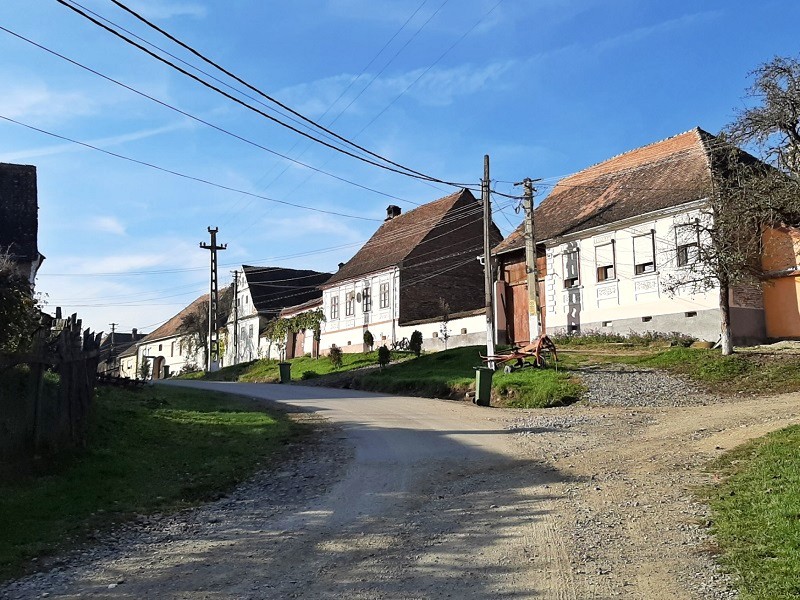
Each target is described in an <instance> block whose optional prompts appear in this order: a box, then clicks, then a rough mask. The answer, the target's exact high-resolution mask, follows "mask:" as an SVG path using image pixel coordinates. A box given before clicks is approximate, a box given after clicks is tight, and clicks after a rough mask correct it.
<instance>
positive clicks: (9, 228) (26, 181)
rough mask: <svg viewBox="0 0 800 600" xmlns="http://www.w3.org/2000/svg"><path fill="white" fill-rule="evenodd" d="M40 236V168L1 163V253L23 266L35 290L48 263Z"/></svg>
mask: <svg viewBox="0 0 800 600" xmlns="http://www.w3.org/2000/svg"><path fill="white" fill-rule="evenodd" d="M38 232H39V204H38V196H37V187H36V167H34V166H31V165H12V164H8V163H0V252H2V253H8V254H9V255H10V256H11V258H12V259H13V260H14V262H16V263H17V265H19V267H20V268H21V269H22V271H23V273H24V274H25V276H26V277H27V278H28V280H29V281H30V283H31V288H32V287H33V285H34V281H35V279H36V272H37V271H38V270H39V267H40V266H41V264H42V261H43V260H44V256H43V255H42V254H41V253H40V252H39V248H38V243H37V240H38Z"/></svg>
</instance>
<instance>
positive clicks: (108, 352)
mask: <svg viewBox="0 0 800 600" xmlns="http://www.w3.org/2000/svg"><path fill="white" fill-rule="evenodd" d="M146 335H147V334H145V333H139V332H138V331H137V330H136V328H134V329H132V330H131V332H130V333H125V332H122V331H114V332H113V333H109V334H107V335H105V336H104V337H103V339H102V340H101V341H100V349H99V352H100V357H99V362H98V363H97V372H98V373H100V374H103V375H111V376H118V375H119V370H120V369H119V357H120V354H122V353H123V352H125V351H126V350H127V349H128V348H130V347H131V346H132V345H133V344H134V343H135V342H138V341H139V340H141V339H143V338H144V337H145V336H146Z"/></svg>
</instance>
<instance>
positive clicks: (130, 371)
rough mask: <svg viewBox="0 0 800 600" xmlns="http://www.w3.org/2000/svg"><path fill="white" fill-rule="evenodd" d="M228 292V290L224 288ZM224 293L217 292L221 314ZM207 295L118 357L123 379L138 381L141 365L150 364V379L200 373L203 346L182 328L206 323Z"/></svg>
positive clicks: (193, 335)
mask: <svg viewBox="0 0 800 600" xmlns="http://www.w3.org/2000/svg"><path fill="white" fill-rule="evenodd" d="M226 289H227V288H226ZM226 289H222V290H220V311H223V310H224V306H225V304H224V302H223V301H222V299H223V298H224V296H225V292H226ZM208 298H209V295H208V294H205V295H203V296H200V297H199V298H197V299H196V300H195V301H194V302H192V303H191V304H190V305H189V306H187V307H186V308H184V309H183V310H182V311H180V312H179V313H178V314H176V315H175V316H174V317H172V318H171V319H169V320H168V321H167V322H166V323H164V324H163V325H161V326H160V327H158V328H157V329H156V330H155V331H153V332H152V333H150V334H148V335H146V336H145V337H144V338H142V339H141V340H139V341H138V342H135V343H134V344H132V345H131V347H130V348H128V349H127V350H125V351H124V352H122V353H121V354H120V355H119V370H120V375H121V376H122V377H130V378H132V379H137V378H140V373H141V369H142V363H144V362H147V363H148V364H149V371H150V378H152V379H165V378H167V377H170V376H172V375H176V374H178V373H180V372H181V371H195V370H198V369H203V366H204V365H205V364H206V351H205V344H204V342H203V340H201V339H200V338H199V337H198V336H197V335H196V334H194V333H192V332H189V331H186V330H185V329H184V328H183V324H184V322H186V320H187V319H189V318H193V317H196V318H197V319H198V320H202V319H206V320H205V322H206V323H207V322H208V321H207V317H205V315H206V313H207V311H208Z"/></svg>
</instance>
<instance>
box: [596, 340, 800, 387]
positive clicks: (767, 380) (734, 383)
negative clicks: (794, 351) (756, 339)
mask: <svg viewBox="0 0 800 600" xmlns="http://www.w3.org/2000/svg"><path fill="white" fill-rule="evenodd" d="M607 360H612V361H614V362H625V363H628V364H636V365H640V366H643V367H654V368H659V369H666V370H668V371H672V372H675V373H680V374H683V375H686V376H688V377H689V378H690V379H692V380H694V381H696V382H698V383H700V384H702V385H704V386H705V387H707V388H709V389H713V390H714V391H718V392H723V393H729V394H732V393H751V394H765V393H781V392H791V391H798V390H800V356H797V355H793V356H792V355H789V356H777V355H774V354H766V353H756V352H740V353H735V354H732V355H730V356H723V355H722V354H720V352H719V351H718V350H705V349H701V348H669V349H668V350H664V351H660V352H649V353H644V354H642V355H640V356H615V357H608V358H607Z"/></svg>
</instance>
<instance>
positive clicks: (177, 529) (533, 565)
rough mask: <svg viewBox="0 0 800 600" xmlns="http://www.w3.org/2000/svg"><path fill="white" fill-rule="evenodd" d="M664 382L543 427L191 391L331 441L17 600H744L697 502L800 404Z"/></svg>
mask: <svg viewBox="0 0 800 600" xmlns="http://www.w3.org/2000/svg"><path fill="white" fill-rule="evenodd" d="M595 374H596V373H595ZM623 377H625V375H623ZM658 378H659V374H658V373H647V374H639V375H637V378H636V379H635V380H630V381H629V383H628V386H627V387H628V388H631V389H633V390H634V392H633V393H631V392H630V390H629V391H628V392H627V396H626V397H627V398H628V400H624V401H620V400H619V394H618V393H613V390H618V389H621V387H625V384H619V382H618V381H617V380H618V379H619V378H618V377H617V376H616V374H611V375H609V376H608V377H605V378H603V375H602V374H601V375H599V376H598V377H597V378H596V380H595V381H593V382H591V383H590V386H591V388H592V390H593V391H594V392H597V395H596V397H592V398H591V400H590V402H587V403H579V404H577V405H573V406H570V407H564V408H559V409H549V410H544V411H542V410H539V411H534V410H531V411H506V410H499V409H488V408H481V407H475V406H472V405H468V404H463V403H458V402H448V401H432V400H425V399H420V398H401V397H394V396H386V395H377V394H368V393H363V392H355V391H352V390H334V389H325V388H309V387H303V386H278V385H266V384H230V383H210V382H209V383H198V382H185V383H182V384H183V385H191V386H192V387H207V388H209V389H216V390H229V391H235V392H236V393H240V394H245V395H248V396H250V397H254V398H262V399H266V400H269V401H277V402H281V403H282V404H284V405H288V406H291V407H296V408H298V409H301V410H304V411H313V414H314V415H316V417H309V418H320V417H321V418H324V420H325V422H326V423H328V424H327V425H323V424H320V426H321V427H325V428H328V430H327V431H326V435H324V436H322V437H321V439H320V441H319V443H317V444H316V445H312V446H308V447H303V448H298V452H297V455H296V457H295V459H294V460H293V461H292V462H290V463H289V464H288V465H284V466H282V467H281V470H280V471H277V472H275V471H273V472H265V473H263V474H262V475H261V476H259V477H256V478H255V479H254V480H253V481H251V482H248V483H247V484H245V485H243V486H241V487H240V488H238V489H237V490H236V492H235V493H234V494H232V495H231V496H230V497H226V498H223V499H221V500H219V501H217V502H215V503H212V504H209V505H206V506H204V507H202V508H200V509H197V510H194V511H187V512H184V513H180V514H178V515H173V516H168V517H158V516H156V517H149V518H144V517H143V518H142V519H140V521H139V522H138V523H135V524H133V525H131V526H128V527H125V528H122V529H120V530H118V531H117V532H115V534H114V535H112V536H109V537H108V538H106V539H104V540H102V541H101V543H99V544H98V546H97V548H94V549H92V550H88V551H86V552H85V553H83V554H79V555H77V556H74V557H70V558H67V559H65V560H64V561H62V562H61V563H60V564H54V565H52V566H51V567H50V568H48V569H47V570H45V571H44V572H42V573H39V574H36V575H33V576H30V577H28V578H25V579H22V580H19V581H16V582H11V583H10V584H8V585H6V586H5V587H0V597H3V598H39V597H49V598H79V597H92V598H167V599H184V598H185V599H189V598H191V599H201V598H208V599H214V600H217V599H260V598H276V599H277V598H309V599H312V598H313V599H316V598H354V599H379V598H380V599H398V600H399V599H414V598H419V599H422V598H449V597H452V598H495V597H497V598H548V599H549V598H553V599H575V600H577V599H585V598H597V599H600V598H636V599H639V598H640V599H642V600H645V599H646V600H659V599H665V600H666V599H670V600H672V599H682V598H685V599H698V600H699V599H701V598H702V599H712V600H713V599H720V600H721V599H728V598H735V594H734V593H733V592H732V591H731V590H730V587H729V582H728V581H727V579H726V578H725V577H724V576H723V575H721V574H720V573H718V572H717V571H716V570H715V567H714V564H713V561H712V559H711V558H710V554H709V553H708V552H707V544H708V540H707V538H706V529H705V527H704V524H705V523H706V522H707V519H708V515H707V514H706V511H705V508H704V507H703V506H701V505H698V504H696V503H695V502H694V501H693V497H692V489H693V488H694V487H695V486H697V485H699V484H701V483H704V482H705V481H706V475H704V473H703V471H702V465H703V464H704V463H705V462H706V461H708V460H709V459H711V458H713V457H714V456H716V455H718V454H719V453H720V452H722V451H724V449H727V448H731V447H733V446H734V445H736V444H739V443H741V442H743V441H745V440H747V439H749V438H751V437H756V436H759V435H763V434H764V433H766V432H768V431H770V430H773V429H777V428H779V427H782V426H785V425H787V424H790V423H797V422H800V404H798V400H800V396H798V395H784V396H779V397H775V398H758V399H746V400H742V399H739V400H735V401H733V400H726V401H724V402H720V401H717V400H716V399H714V398H713V397H703V398H701V399H697V398H694V399H691V398H688V396H691V395H692V390H690V389H689V388H687V387H686V386H685V384H681V382H677V381H672V382H665V381H663V380H660V379H658ZM637 382H638V383H637ZM606 384H607V385H608V388H607V389H606V390H603V389H602V386H603V385H606ZM637 385H638V386H640V387H639V388H637V387H636V386H637ZM673 385H674V386H675V387H672V388H671V387H670V386H673ZM681 385H682V387H681ZM620 386H621V387H620ZM637 389H638V392H637ZM669 389H671V390H672V392H668V391H667V390H669ZM656 390H660V392H658V393H656ZM659 394H661V395H660V396H659ZM670 394H674V397H672V399H670ZM648 396H652V400H651V402H650V403H649V404H648V401H647V398H648ZM684 396H687V398H684ZM604 398H605V399H609V398H610V399H611V400H609V401H607V402H604V401H603V399H604Z"/></svg>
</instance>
